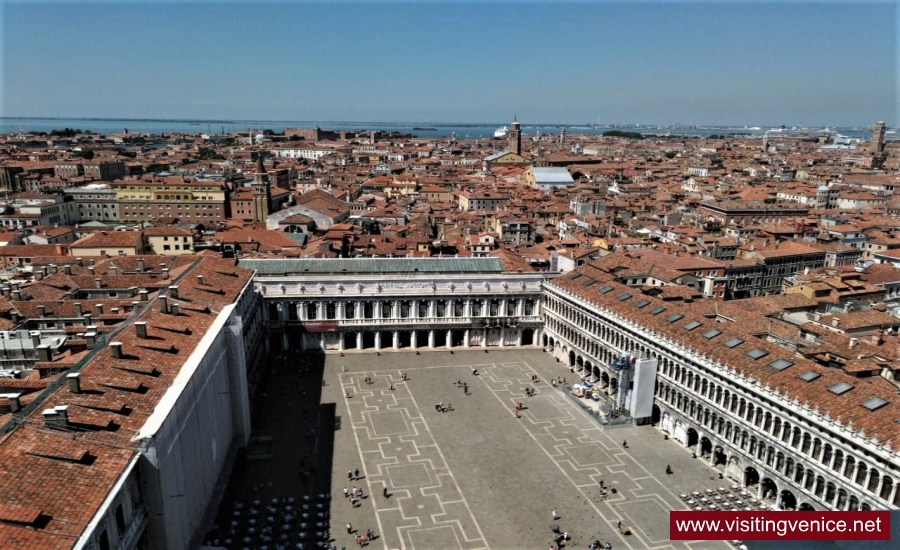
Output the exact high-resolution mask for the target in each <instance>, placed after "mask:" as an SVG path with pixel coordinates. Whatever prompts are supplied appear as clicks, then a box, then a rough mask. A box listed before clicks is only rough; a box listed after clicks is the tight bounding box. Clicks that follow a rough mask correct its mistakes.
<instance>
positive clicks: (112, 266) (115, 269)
mask: <svg viewBox="0 0 900 550" xmlns="http://www.w3.org/2000/svg"><path fill="white" fill-rule="evenodd" d="M109 270H110V271H112V274H113V276H115V275H118V274H119V268H118V267H116V266H114V265H111V266H109Z"/></svg>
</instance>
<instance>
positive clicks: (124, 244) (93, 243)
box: [69, 231, 145, 257]
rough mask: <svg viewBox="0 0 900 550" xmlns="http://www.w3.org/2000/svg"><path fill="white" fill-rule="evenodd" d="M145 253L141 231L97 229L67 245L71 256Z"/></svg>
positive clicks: (134, 254)
mask: <svg viewBox="0 0 900 550" xmlns="http://www.w3.org/2000/svg"><path fill="white" fill-rule="evenodd" d="M141 254H145V247H144V235H143V233H142V232H141V231H99V232H97V233H94V234H93V235H88V236H87V237H83V238H81V239H78V240H77V241H75V242H74V243H72V244H71V245H70V246H69V255H71V256H76V257H80V256H137V255H141Z"/></svg>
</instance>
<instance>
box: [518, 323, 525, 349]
mask: <svg viewBox="0 0 900 550" xmlns="http://www.w3.org/2000/svg"><path fill="white" fill-rule="evenodd" d="M523 332H525V331H523V330H522V329H521V328H519V327H516V346H518V347H520V348H521V347H522V333H523Z"/></svg>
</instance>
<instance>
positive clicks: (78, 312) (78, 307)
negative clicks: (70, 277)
mask: <svg viewBox="0 0 900 550" xmlns="http://www.w3.org/2000/svg"><path fill="white" fill-rule="evenodd" d="M73 305H74V307H75V315H76V316H77V317H81V316H82V315H84V313H82V311H81V302H75V303H74V304H73Z"/></svg>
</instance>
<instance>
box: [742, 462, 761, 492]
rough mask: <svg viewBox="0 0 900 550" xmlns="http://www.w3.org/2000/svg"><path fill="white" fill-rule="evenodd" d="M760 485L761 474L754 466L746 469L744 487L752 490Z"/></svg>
mask: <svg viewBox="0 0 900 550" xmlns="http://www.w3.org/2000/svg"><path fill="white" fill-rule="evenodd" d="M758 483H759V472H757V471H756V468H754V467H753V466H747V467H746V468H744V487H746V488H748V489H749V488H750V487H754V486H756V484H758Z"/></svg>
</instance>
